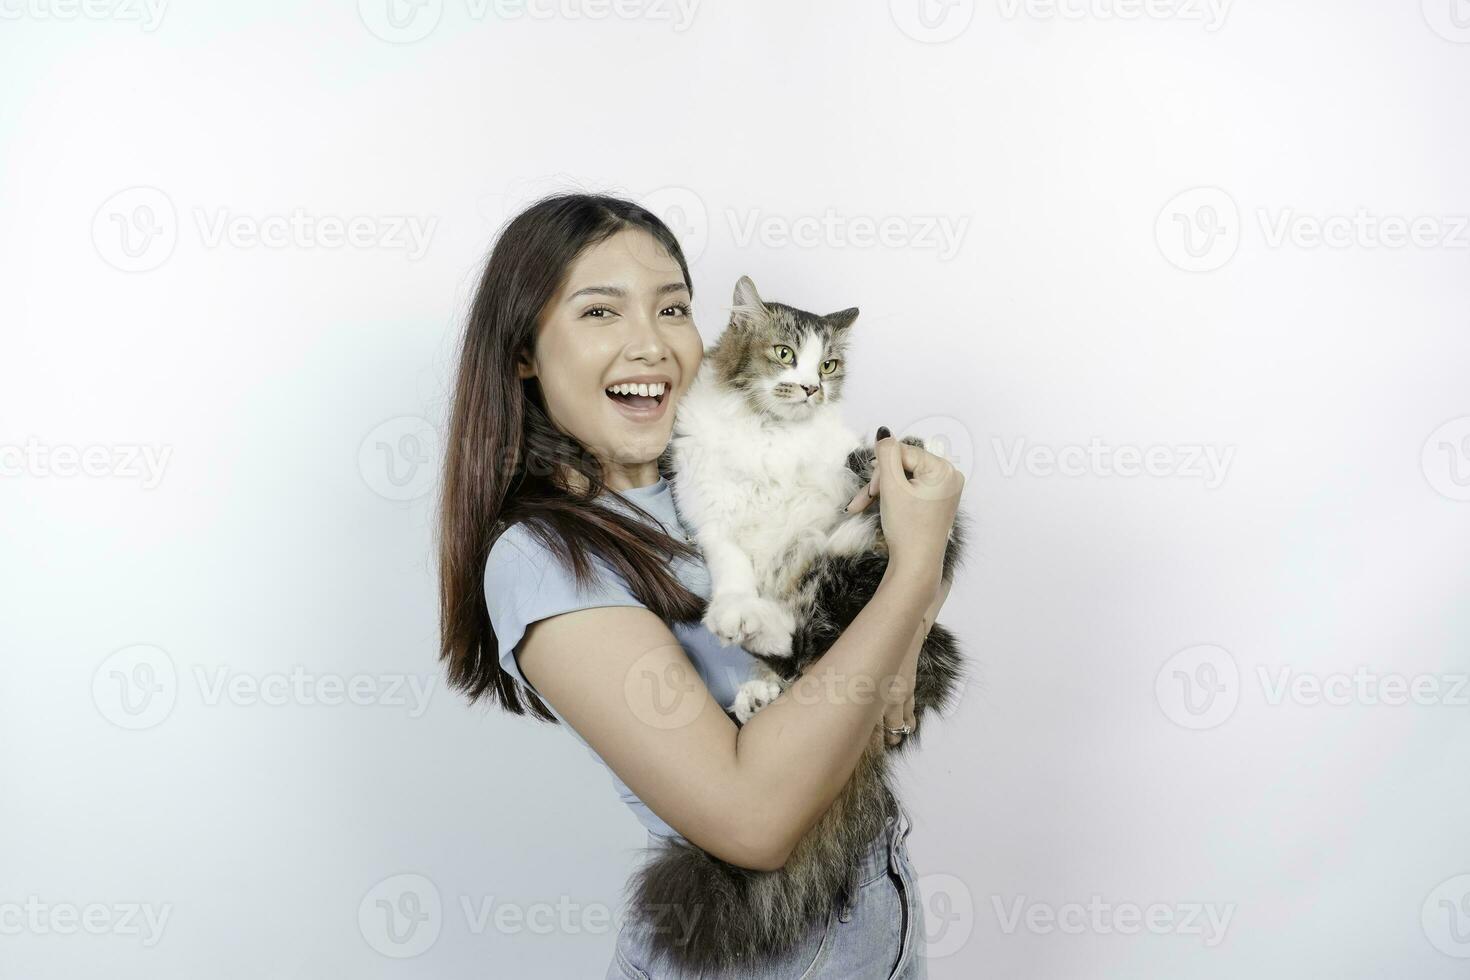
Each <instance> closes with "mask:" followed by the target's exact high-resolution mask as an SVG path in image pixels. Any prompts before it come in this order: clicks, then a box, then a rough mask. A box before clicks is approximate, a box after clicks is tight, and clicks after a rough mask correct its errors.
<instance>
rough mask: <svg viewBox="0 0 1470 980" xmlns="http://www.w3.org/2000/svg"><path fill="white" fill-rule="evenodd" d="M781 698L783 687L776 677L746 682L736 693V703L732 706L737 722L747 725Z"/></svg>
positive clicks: (759, 678) (758, 678)
mask: <svg viewBox="0 0 1470 980" xmlns="http://www.w3.org/2000/svg"><path fill="white" fill-rule="evenodd" d="M780 696H781V685H780V683H779V682H778V681H777V680H776V679H775V676H774V675H771V676H770V677H757V678H756V679H755V680H752V681H746V682H745V683H744V684H741V685H740V689H739V690H737V691H736V692H735V702H734V703H733V704H731V705H730V710H731V711H732V712H734V714H735V718H736V720H738V721H739V722H740V724H742V725H743V724H745V723H746V722H747V721H750V719H751V718H753V717H754V716H755V713H756V712H757V711H759V710H761V709H762V708H764V707H765V706H766V705H768V704H770V703H771V702H772V701H774V700H776V699H777V698H778V697H780Z"/></svg>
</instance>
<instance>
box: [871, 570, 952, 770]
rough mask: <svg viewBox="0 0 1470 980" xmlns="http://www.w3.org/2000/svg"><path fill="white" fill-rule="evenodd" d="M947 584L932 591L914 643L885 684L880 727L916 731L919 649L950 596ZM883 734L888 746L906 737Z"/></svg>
mask: <svg viewBox="0 0 1470 980" xmlns="http://www.w3.org/2000/svg"><path fill="white" fill-rule="evenodd" d="M949 586H950V583H949V582H946V581H943V580H942V579H941V580H940V582H939V588H938V590H937V591H936V592H935V594H934V601H933V602H932V603H931V604H930V605H929V608H928V609H927V610H926V611H925V612H924V619H923V620H922V621H921V622H920V623H919V629H918V631H917V632H916V633H915V634H914V641H913V643H911V644H910V645H909V653H908V656H906V657H905V658H904V662H903V667H902V668H901V669H900V670H899V672H898V674H897V675H895V677H894V678H893V682H892V683H890V684H888V685H886V686H885V691H884V697H885V700H886V701H887V707H886V708H885V709H884V712H883V721H882V722H881V723H880V727H881V728H883V729H888V728H902V727H904V726H905V725H907V726H908V727H909V730H910V732H916V731H918V730H919V723H918V721H917V720H916V719H915V718H914V687H915V680H916V675H917V671H918V666H919V651H920V650H922V649H923V647H924V639H925V638H926V637H927V636H928V635H929V627H931V626H933V625H934V621H935V620H936V619H937V618H938V617H939V610H940V607H942V606H943V605H944V600H945V599H947V598H949ZM883 735H884V741H885V742H887V744H888V745H889V747H893V746H896V745H900V744H902V743H903V740H904V737H905V736H903V735H894V734H892V733H891V732H888V731H884V732H883Z"/></svg>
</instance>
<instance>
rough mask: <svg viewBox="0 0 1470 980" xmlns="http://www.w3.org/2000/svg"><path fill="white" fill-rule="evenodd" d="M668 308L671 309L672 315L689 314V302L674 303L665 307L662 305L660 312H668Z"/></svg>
mask: <svg viewBox="0 0 1470 980" xmlns="http://www.w3.org/2000/svg"><path fill="white" fill-rule="evenodd" d="M670 310H672V311H673V313H674V316H688V315H689V304H688V303H675V304H674V305H673V306H666V307H664V308H663V310H662V312H663V313H668V312H669V311H670Z"/></svg>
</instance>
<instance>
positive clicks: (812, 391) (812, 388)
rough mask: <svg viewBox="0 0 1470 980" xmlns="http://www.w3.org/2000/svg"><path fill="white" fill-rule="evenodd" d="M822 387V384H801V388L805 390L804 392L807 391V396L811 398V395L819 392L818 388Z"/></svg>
mask: <svg viewBox="0 0 1470 980" xmlns="http://www.w3.org/2000/svg"><path fill="white" fill-rule="evenodd" d="M820 387H822V386H821V385H802V386H801V390H802V391H804V392H806V396H807V397H808V398H810V397H812V396H813V395H815V394H816V393H817V389H818V388H820Z"/></svg>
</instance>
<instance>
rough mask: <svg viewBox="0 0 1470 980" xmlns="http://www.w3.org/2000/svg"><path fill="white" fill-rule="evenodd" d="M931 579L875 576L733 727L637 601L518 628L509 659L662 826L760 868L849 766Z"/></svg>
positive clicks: (818, 808)
mask: <svg viewBox="0 0 1470 980" xmlns="http://www.w3.org/2000/svg"><path fill="white" fill-rule="evenodd" d="M935 578H936V579H937V575H936V576H935ZM935 587H936V583H935V582H933V581H926V579H925V577H924V576H921V575H914V576H905V575H903V574H902V573H901V572H899V571H898V570H894V571H893V572H891V573H889V574H887V575H885V577H884V580H883V584H882V585H881V586H880V587H879V589H878V591H877V592H876V593H875V594H874V596H873V598H872V600H871V601H870V602H869V603H868V604H867V606H866V607H864V609H863V611H862V612H861V613H859V614H858V616H857V618H856V619H855V620H854V621H853V624H852V626H851V627H850V628H848V629H847V630H846V631H845V632H844V633H843V634H842V635H841V636H840V637H838V639H837V642H836V643H834V644H833V645H832V647H831V648H830V649H829V650H828V651H827V652H826V653H825V654H824V655H823V656H822V657H821V658H820V659H818V660H817V661H816V662H815V663H814V664H813V665H812V666H811V667H810V668H809V669H808V671H807V674H806V676H805V678H804V681H803V685H802V687H797V688H792V689H790V690H788V691H786V692H785V693H784V694H782V695H781V697H779V698H777V699H776V700H775V701H773V702H772V703H771V704H769V705H767V706H766V707H765V708H763V709H762V710H761V711H760V713H758V714H757V715H756V716H755V717H754V718H752V719H751V720H750V722H749V723H747V724H746V725H745V727H744V728H737V727H736V726H735V723H734V722H733V721H731V720H730V718H729V717H728V716H727V715H726V714H725V712H724V710H723V709H721V707H720V706H719V705H718V704H716V703H715V700H714V698H713V697H712V696H711V695H710V693H709V689H708V688H706V687H705V685H704V681H703V680H702V679H701V678H700V676H699V674H698V673H697V672H696V671H695V670H694V666H693V665H692V664H691V663H690V662H689V658H688V655H687V654H685V652H684V649H683V647H681V646H680V645H679V642H678V640H677V639H675V637H674V635H673V634H672V633H671V632H670V631H669V628H668V627H667V626H665V625H664V623H663V622H662V621H661V620H660V619H659V618H658V617H657V616H655V615H654V614H653V613H651V612H649V611H648V610H647V609H642V608H638V607H631V606H623V607H617V606H603V607H597V608H592V609H582V610H577V611H576V612H570V613H563V614H562V615H559V616H552V617H549V618H547V619H543V620H540V621H538V622H536V623H533V624H532V625H531V627H530V628H529V629H528V630H527V631H526V638H525V640H524V644H523V646H522V647H521V649H520V653H519V663H520V667H521V671H522V673H524V674H525V676H526V679H527V680H529V681H530V682H531V683H532V684H533V685H534V686H535V688H536V690H537V691H538V692H540V694H541V696H542V697H544V698H545V699H546V700H547V701H549V702H551V704H552V706H553V707H555V708H556V710H557V712H558V713H560V714H561V716H562V717H563V718H565V719H566V721H567V722H568V723H569V724H570V725H571V726H572V727H573V728H574V729H576V730H577V732H578V734H580V735H581V736H582V737H583V738H584V739H586V740H587V744H588V745H590V746H591V747H592V749H593V751H595V752H596V753H597V754H598V755H599V756H600V757H601V758H602V759H603V761H605V762H606V763H607V764H608V765H609V766H610V767H612V769H613V771H614V772H616V773H617V774H618V776H619V777H620V778H621V779H622V780H623V782H625V783H627V784H628V787H629V788H630V789H631V790H633V792H634V793H636V794H637V795H638V798H639V799H641V800H642V801H643V802H644V803H646V804H647V805H648V806H649V808H650V809H652V810H653V812H655V813H657V814H658V815H659V816H660V817H662V818H663V820H664V821H665V822H666V823H667V824H668V825H669V826H671V827H673V828H674V829H675V830H677V831H678V832H679V833H681V834H683V835H684V837H686V838H687V839H688V840H690V841H692V842H693V843H695V844H697V845H698V846H700V847H702V848H704V849H705V850H706V851H708V852H710V853H711V854H713V855H715V856H716V857H718V858H721V859H722V860H725V861H728V862H730V863H731V864H735V865H739V866H741V867H747V868H754V869H759V870H770V869H774V868H779V867H781V865H782V864H783V863H785V860H786V858H787V856H788V855H789V854H790V852H791V850H792V848H793V847H795V846H796V843H797V841H799V840H800V839H801V837H802V836H803V835H804V834H805V833H806V831H807V830H808V829H809V828H810V827H811V825H812V824H814V823H815V822H816V821H817V819H818V818H819V817H821V815H822V814H823V813H824V812H825V811H826V809H827V808H828V807H829V806H831V804H832V801H833V800H834V799H836V798H837V793H838V792H839V791H840V790H841V788H842V787H843V785H844V784H846V782H847V780H848V778H849V777H850V776H851V775H852V770H853V768H854V767H855V766H856V765H857V760H858V758H859V756H860V755H861V754H862V751H863V749H864V748H865V747H866V746H867V744H868V742H869V740H870V738H871V737H872V734H873V731H874V727H875V726H876V725H877V723H878V721H879V719H880V718H881V717H882V714H883V708H884V700H883V697H882V694H881V691H880V690H879V687H878V683H879V681H880V679H881V678H882V677H883V676H884V675H885V674H892V673H894V672H895V671H896V670H897V669H898V668H899V666H900V663H901V661H902V659H903V656H904V655H905V653H906V652H907V649H908V646H909V638H910V637H911V636H912V635H913V633H914V630H915V629H917V628H918V625H919V621H920V617H921V616H922V615H923V613H924V610H925V609H926V608H927V607H928V605H929V603H930V602H932V601H933V598H934V589H935ZM593 652H595V654H596V655H595V656H589V654H590V653H593ZM861 678H866V680H863V679H861Z"/></svg>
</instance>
